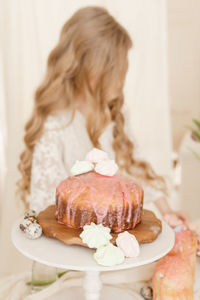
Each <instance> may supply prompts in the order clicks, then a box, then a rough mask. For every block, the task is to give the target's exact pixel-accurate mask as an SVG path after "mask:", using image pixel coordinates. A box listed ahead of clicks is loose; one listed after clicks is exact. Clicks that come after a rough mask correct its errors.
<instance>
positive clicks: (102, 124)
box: [18, 7, 181, 217]
mask: <svg viewBox="0 0 200 300" xmlns="http://www.w3.org/2000/svg"><path fill="white" fill-rule="evenodd" d="M131 46H132V41H131V38H130V36H129V34H128V33H127V31H126V30H125V29H124V28H123V27H122V26H121V25H120V24H119V23H118V22H117V21H116V20H115V19H114V18H113V17H112V16H111V15H110V14H109V13H108V12H107V11H106V10H105V9H104V8H100V7H86V8H82V9H80V10H78V11H77V12H76V13H75V14H74V15H73V16H72V17H71V18H70V19H69V20H68V21H67V22H66V23H65V24H64V26H63V28H62V31H61V35H60V39H59V42H58V44H57V46H56V47H55V48H54V49H53V50H52V52H51V53H50V55H49V58H48V65H47V72H46V75H45V78H44V80H43V82H42V84H41V85H40V86H39V88H38V89H37V91H36V93H35V105H34V109H33V113H32V116H31V118H30V120H29V121H28V123H27V125H26V127H25V129H26V133H25V138H24V141H25V146H26V148H25V150H24V152H23V153H22V154H21V156H20V163H19V170H20V172H21V175H22V176H21V180H20V181H19V183H18V188H19V192H20V194H21V199H22V200H23V202H24V204H25V205H26V206H30V207H31V208H32V209H35V210H36V211H37V212H39V211H40V210H43V209H44V208H45V207H47V206H49V205H50V204H54V203H55V191H56V186H57V185H58V184H59V183H60V182H61V181H62V180H63V179H65V178H66V177H67V176H69V175H70V173H69V170H70V168H71V167H72V165H73V163H74V162H75V160H77V159H81V158H84V157H85V155H86V153H87V152H88V151H89V150H91V148H92V147H97V148H102V149H103V150H104V151H106V152H108V154H109V155H110V157H113V158H115V160H116V162H117V164H118V166H119V168H120V170H121V172H124V173H126V174H127V175H129V176H132V177H134V179H135V181H138V183H139V184H140V185H142V187H143V189H144V201H145V202H148V201H154V202H155V204H156V205H157V207H158V208H159V210H160V211H161V213H162V214H166V213H173V212H172V210H171V209H170V207H169V205H168V203H167V201H166V197H167V189H166V184H165V181H164V179H163V178H162V177H161V176H158V175H157V174H156V173H155V172H154V170H153V169H152V167H151V165H150V164H149V163H148V162H146V161H144V160H140V159H139V158H138V157H137V156H136V151H135V145H134V143H133V141H132V140H130V139H129V135H127V134H126V133H125V130H124V125H125V124H124V123H125V118H124V115H123V113H122V106H123V103H124V97H123V86H124V80H125V76H126V72H127V68H128V58H127V57H128V51H129V49H130V48H131ZM178 216H180V217H181V214H178Z"/></svg>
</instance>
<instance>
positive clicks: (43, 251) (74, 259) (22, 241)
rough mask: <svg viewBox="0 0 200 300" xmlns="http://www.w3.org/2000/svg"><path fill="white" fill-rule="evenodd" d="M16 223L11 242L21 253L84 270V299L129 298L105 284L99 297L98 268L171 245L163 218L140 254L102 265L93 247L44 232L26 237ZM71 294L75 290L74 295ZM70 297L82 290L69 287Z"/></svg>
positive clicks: (133, 262) (133, 261) (138, 261)
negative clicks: (34, 237) (33, 237)
mask: <svg viewBox="0 0 200 300" xmlns="http://www.w3.org/2000/svg"><path fill="white" fill-rule="evenodd" d="M19 224H20V220H18V221H17V222H16V223H15V225H14V226H13V228H12V242H13V244H14V246H15V247H16V248H17V249H18V250H19V251H20V252H21V253H22V254H23V255H25V256H26V257H28V258H30V259H32V260H35V261H38V262H40V263H42V264H45V265H48V266H52V267H57V268H63V269H71V270H78V271H85V278H84V282H83V289H84V294H85V299H86V300H98V299H103V300H107V299H109V300H110V299H111V295H112V299H115V300H117V299H122V297H124V298H123V299H124V300H125V299H126V300H129V299H132V297H131V298H130V296H128V294H127V293H126V292H125V291H121V290H119V289H117V288H114V287H110V288H108V287H107V288H105V289H104V290H103V291H102V297H101V296H100V295H101V288H102V283H101V280H100V276H99V274H100V272H101V271H117V270H122V269H128V268H134V267H138V266H141V265H145V264H148V263H152V262H153V261H155V260H157V259H159V258H161V257H163V256H164V255H166V254H167V253H168V252H169V251H170V250H171V249H172V247H173V245H174V232H173V230H172V229H171V228H170V227H169V226H168V225H167V224H166V223H165V222H163V223H162V226H163V227H162V232H161V234H160V235H159V236H158V238H157V239H156V240H155V241H154V242H152V243H149V244H142V245H141V252H140V255H139V256H138V257H137V258H127V259H125V262H124V263H123V264H121V265H117V266H114V267H104V266H100V265H98V264H97V263H96V262H95V260H94V259H93V254H94V252H95V251H94V250H92V249H88V248H84V247H80V246H68V245H65V244H63V243H62V242H60V241H58V240H56V239H51V238H47V237H45V236H44V235H43V236H42V237H41V238H39V239H37V240H29V239H27V238H26V237H25V235H24V233H23V232H21V230H20V229H19ZM66 293H68V292H66ZM72 294H76V296H75V295H72ZM72 297H73V299H79V300H81V299H84V297H83V291H82V290H81V289H79V290H78V289H70V290H69V295H68V294H66V299H72Z"/></svg>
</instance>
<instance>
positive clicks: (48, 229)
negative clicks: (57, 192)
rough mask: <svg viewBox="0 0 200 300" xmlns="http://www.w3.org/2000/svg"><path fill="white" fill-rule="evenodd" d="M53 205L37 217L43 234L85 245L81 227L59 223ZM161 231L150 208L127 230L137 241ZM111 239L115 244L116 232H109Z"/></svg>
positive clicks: (144, 240)
mask: <svg viewBox="0 0 200 300" xmlns="http://www.w3.org/2000/svg"><path fill="white" fill-rule="evenodd" d="M55 211H56V207H55V205H50V206H48V207H47V208H46V209H45V210H43V211H41V212H40V213H39V215H38V217H37V219H38V222H39V224H40V225H41V227H42V231H43V234H44V235H45V236H47V237H50V238H55V239H58V240H60V241H61V242H63V243H65V244H67V245H79V246H84V247H87V245H86V244H84V243H83V242H82V239H81V238H80V236H79V235H80V234H81V232H82V229H73V228H69V227H67V226H66V225H62V224H59V223H58V222H57V220H56V218H55ZM161 231H162V223H161V221H160V220H159V219H158V218H157V217H156V216H155V214H154V213H153V212H152V211H150V210H146V209H144V210H143V215H142V221H141V223H140V224H138V225H137V226H136V227H135V228H134V229H131V230H128V232H129V233H131V234H134V235H135V237H136V239H137V240H138V242H139V243H140V244H141V243H151V242H153V241H154V240H155V239H156V238H157V236H158V235H159V234H160V232H161ZM111 235H112V236H113V239H112V240H111V242H112V243H113V244H115V240H116V238H117V236H118V234H117V233H111Z"/></svg>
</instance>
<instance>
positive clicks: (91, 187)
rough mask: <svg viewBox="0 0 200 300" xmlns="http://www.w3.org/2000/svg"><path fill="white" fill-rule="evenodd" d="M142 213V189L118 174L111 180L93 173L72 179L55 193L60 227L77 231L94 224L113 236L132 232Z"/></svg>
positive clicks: (71, 177)
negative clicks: (63, 225) (118, 233)
mask: <svg viewBox="0 0 200 300" xmlns="http://www.w3.org/2000/svg"><path fill="white" fill-rule="evenodd" d="M142 209H143V190H142V188H141V187H140V186H139V185H138V184H136V183H134V182H133V181H132V180H131V179H129V178H127V177H124V176H122V175H119V174H115V175H114V176H110V177H109V176H104V175H101V174H98V173H96V172H94V171H91V172H88V173H85V174H81V175H77V176H70V177H68V178H67V179H66V180H64V181H62V182H61V183H60V184H59V186H58V187H57V190H56V218H57V220H58V223H60V224H65V225H67V226H68V227H71V228H75V229H79V228H83V226H84V225H87V224H90V223H91V222H94V223H95V224H100V223H101V224H103V225H104V226H106V227H109V228H110V229H111V230H112V231H113V232H121V231H124V230H128V229H133V228H134V227H135V226H136V225H137V224H138V223H139V222H140V221H141V214H142Z"/></svg>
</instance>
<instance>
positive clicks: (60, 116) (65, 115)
mask: <svg viewBox="0 0 200 300" xmlns="http://www.w3.org/2000/svg"><path fill="white" fill-rule="evenodd" d="M71 120H72V112H71V111H70V110H64V111H62V112H58V113H55V114H50V115H48V117H47V118H46V120H45V123H44V130H45V131H48V130H59V129H60V130H62V129H64V128H67V127H68V125H69V124H70V122H71Z"/></svg>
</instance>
